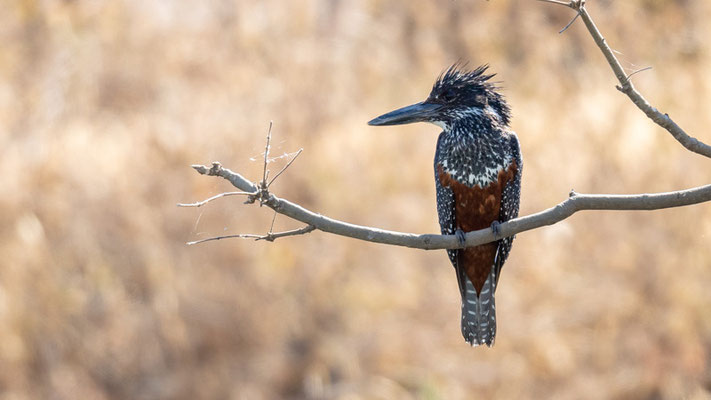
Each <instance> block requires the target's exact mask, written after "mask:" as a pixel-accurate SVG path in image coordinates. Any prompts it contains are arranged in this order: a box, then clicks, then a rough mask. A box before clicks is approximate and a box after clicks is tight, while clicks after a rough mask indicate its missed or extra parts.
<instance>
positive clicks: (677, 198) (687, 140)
mask: <svg viewBox="0 0 711 400" xmlns="http://www.w3.org/2000/svg"><path fill="white" fill-rule="evenodd" d="M539 1H541V2H545V3H553V4H558V5H563V6H567V7H570V8H572V9H573V10H575V11H577V15H576V18H577V17H578V16H579V17H580V18H582V20H583V21H584V23H585V26H586V27H587V29H588V31H589V32H590V34H591V35H592V37H593V39H594V40H595V43H596V44H597V45H598V47H599V48H600V50H601V51H602V53H603V54H604V55H605V58H606V59H607V62H608V63H609V64H610V67H612V70H613V72H614V73H615V76H616V77H617V80H618V81H619V82H620V86H617V89H618V90H620V91H621V92H623V93H625V94H626V95H627V96H628V97H629V98H630V99H631V100H632V102H633V103H634V104H635V105H637V107H638V108H639V109H640V110H642V111H643V112H644V113H645V114H646V115H647V117H649V118H650V119H651V120H652V121H654V122H655V123H656V124H657V125H659V126H661V127H663V128H664V129H666V130H667V131H669V133H671V134H672V136H673V137H674V138H675V139H676V140H677V141H679V142H680V143H681V144H682V145H683V146H684V147H686V148H687V149H688V150H690V151H692V152H695V153H698V154H701V155H704V156H706V157H711V146H709V145H707V144H705V143H702V142H700V141H699V140H698V139H696V138H693V137H691V136H689V135H688V134H687V133H686V132H684V130H682V129H681V128H680V127H679V126H678V125H677V124H676V123H675V122H674V121H673V120H672V119H671V118H669V116H668V115H667V114H662V113H661V112H659V111H658V110H657V109H656V108H654V107H652V106H651V105H650V104H649V103H648V102H647V100H645V99H644V97H643V96H642V95H641V94H640V93H639V92H638V91H637V90H636V89H635V88H634V85H633V84H632V82H631V81H630V78H631V77H632V76H633V75H634V74H636V73H638V72H641V71H645V70H647V69H648V68H649V67H648V68H643V69H640V70H637V71H634V72H632V73H631V74H629V75H626V74H625V71H624V69H623V68H622V66H621V64H620V62H619V61H618V60H617V58H616V57H615V55H614V52H613V50H612V49H610V47H609V46H608V45H607V43H606V42H605V39H604V38H603V37H602V34H600V31H599V30H598V29H597V27H596V26H595V24H594V23H593V21H592V19H591V17H590V15H589V14H588V12H587V10H586V9H585V0H571V1H567V2H566V1H561V0H539ZM576 18H573V20H572V21H571V22H570V23H569V24H568V25H566V27H565V28H563V30H562V31H561V32H563V31H565V30H566V29H568V27H570V25H572V23H573V22H574V21H575V19H576ZM271 130H272V124H271V122H270V124H269V132H268V133H267V145H266V148H265V150H264V171H263V174H262V180H261V182H259V183H258V184H254V183H252V182H250V181H249V180H247V179H245V178H244V177H243V176H242V175H240V174H238V173H236V172H232V171H230V170H229V169H227V168H223V167H222V166H221V165H220V163H217V162H215V163H213V164H212V167H210V168H208V167H206V166H203V165H193V166H192V167H193V168H194V169H195V170H196V171H197V172H199V173H200V174H203V175H209V176H218V177H221V178H224V179H226V180H228V181H229V182H230V183H232V185H233V186H235V187H236V188H238V189H240V190H242V192H228V193H222V194H219V195H216V196H213V197H211V198H209V199H207V200H204V201H202V202H199V203H193V204H184V205H183V206H193V207H199V206H201V205H203V204H205V203H207V202H209V201H211V200H214V199H216V198H220V197H224V196H229V195H235V194H246V195H247V201H246V202H245V203H254V202H256V201H259V204H260V206H261V205H266V206H268V207H270V208H272V209H273V210H274V211H275V212H276V213H279V214H283V215H286V216H288V217H290V218H292V219H295V220H297V221H301V222H303V223H305V224H306V226H304V227H303V228H300V229H294V230H291V231H286V232H279V233H272V229H273V227H274V219H272V225H271V228H270V229H269V232H268V233H267V234H266V235H252V234H241V235H227V236H218V237H213V238H208V239H203V240H198V241H195V242H190V243H189V244H196V243H203V242H206V241H211V240H220V239H227V238H234V237H238V238H252V239H256V240H268V241H273V240H275V239H277V238H280V237H285V236H294V235H302V234H306V233H309V232H312V231H314V230H317V229H318V230H321V231H324V232H329V233H333V234H336V235H341V236H346V237H351V238H355V239H360V240H365V241H369V242H375V243H384V244H391V245H397V246H406V247H412V248H418V249H424V250H435V249H456V248H461V247H472V246H478V245H481V244H484V243H488V242H492V241H495V240H498V239H501V238H503V237H508V236H513V235H515V234H517V233H521V232H525V231H528V230H532V229H536V228H540V227H542V226H546V225H553V224H555V223H557V222H560V221H562V220H564V219H566V218H568V217H570V216H571V215H573V214H575V213H576V212H578V211H583V210H659V209H663V208H671V207H681V206H687V205H692V204H698V203H703V202H707V201H711V185H705V186H700V187H696V188H692V189H687V190H680V191H675V192H666V193H655V194H635V195H605V194H579V193H575V192H573V191H571V192H570V195H569V197H568V199H566V200H564V201H562V202H561V203H559V204H557V205H556V206H554V207H551V208H549V209H547V210H544V211H541V212H538V213H536V214H532V215H528V216H525V217H520V218H516V219H513V220H510V221H507V222H504V223H501V224H500V225H499V226H498V231H499V235H498V236H495V235H494V232H493V230H492V229H490V228H487V229H482V230H478V231H474V232H468V233H466V241H465V244H464V246H461V245H460V244H459V240H458V239H457V237H456V236H454V235H433V234H423V235H416V234H412V233H403V232H395V231H387V230H382V229H378V228H371V227H367V226H361V225H354V224H350V223H347V222H342V221H338V220H335V219H332V218H329V217H326V216H323V215H321V214H318V213H315V212H313V211H310V210H307V209H306V208H304V207H302V206H300V205H298V204H295V203H292V202H290V201H288V200H285V199H281V198H279V197H277V196H275V195H273V194H272V193H270V192H269V186H270V185H271V184H272V183H273V182H274V180H275V179H276V178H278V177H279V176H280V175H281V174H282V173H283V172H284V171H285V170H286V169H287V168H288V167H289V166H290V165H291V163H293V161H294V160H295V159H296V157H298V156H299V154H301V150H299V151H298V152H297V154H296V155H295V156H294V158H292V159H291V160H290V161H289V162H288V163H287V164H286V166H285V167H284V168H282V170H281V171H279V173H277V174H276V176H274V178H272V180H271V181H269V182H268V183H267V178H268V176H269V171H268V170H267V164H268V157H269V148H270V142H271ZM275 218H276V214H275Z"/></svg>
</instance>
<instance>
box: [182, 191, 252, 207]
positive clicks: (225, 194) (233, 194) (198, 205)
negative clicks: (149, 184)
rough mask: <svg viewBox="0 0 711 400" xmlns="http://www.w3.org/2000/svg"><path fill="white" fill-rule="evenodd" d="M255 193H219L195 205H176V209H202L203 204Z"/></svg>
mask: <svg viewBox="0 0 711 400" xmlns="http://www.w3.org/2000/svg"><path fill="white" fill-rule="evenodd" d="M254 194H255V193H249V192H225V193H220V194H216V195H214V196H212V197H210V198H207V199H205V200H203V201H198V202H196V203H178V207H202V206H204V205H205V204H207V203H209V202H211V201H213V200H217V199H219V198H222V197H228V196H240V195H248V196H253V195H254Z"/></svg>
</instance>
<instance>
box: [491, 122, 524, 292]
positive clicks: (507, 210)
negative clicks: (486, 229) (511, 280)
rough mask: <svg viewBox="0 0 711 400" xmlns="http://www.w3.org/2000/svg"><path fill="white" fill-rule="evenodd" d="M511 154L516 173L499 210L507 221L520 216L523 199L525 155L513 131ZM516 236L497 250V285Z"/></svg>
mask: <svg viewBox="0 0 711 400" xmlns="http://www.w3.org/2000/svg"><path fill="white" fill-rule="evenodd" d="M509 146H510V150H509V151H510V154H511V155H512V156H513V157H512V162H515V163H516V166H517V168H516V174H515V175H514V178H513V179H512V180H510V181H509V182H507V183H506V185H505V186H504V189H503V191H502V193H501V210H500V211H499V221H500V222H506V221H508V220H510V219H513V218H516V217H518V206H519V202H520V199H521V172H522V171H523V157H522V156H521V148H520V146H519V143H518V137H517V136H516V134H515V133H513V132H511V136H510V138H509ZM513 240H514V236H509V237H507V238H504V239H501V240H500V241H499V247H498V249H497V251H496V260H495V262H494V267H495V268H496V285H498V283H499V277H500V276H501V273H500V272H501V267H503V265H504V262H506V258H508V256H509V252H511V245H512V244H513Z"/></svg>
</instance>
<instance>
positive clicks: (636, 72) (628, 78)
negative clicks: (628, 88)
mask: <svg viewBox="0 0 711 400" xmlns="http://www.w3.org/2000/svg"><path fill="white" fill-rule="evenodd" d="M650 69H652V67H644V68H640V69H638V70H636V71H633V72H632V73H630V74H629V75H627V79H625V82H629V80H630V78H632V76H634V75H636V74H638V73H640V72H644V71H649V70H650Z"/></svg>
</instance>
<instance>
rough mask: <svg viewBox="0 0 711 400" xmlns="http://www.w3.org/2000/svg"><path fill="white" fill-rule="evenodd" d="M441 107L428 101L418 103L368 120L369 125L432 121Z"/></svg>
mask: <svg viewBox="0 0 711 400" xmlns="http://www.w3.org/2000/svg"><path fill="white" fill-rule="evenodd" d="M440 108H442V106H441V105H439V104H434V103H427V102H422V103H417V104H413V105H411V106H407V107H403V108H400V109H397V110H395V111H390V112H389V113H387V114H383V115H381V116H379V117H377V118H374V119H372V120H370V121H368V125H374V126H380V125H402V124H410V123H413V122H422V121H431V120H433V119H434V117H435V116H436V115H437V111H438V110H439V109H440Z"/></svg>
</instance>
